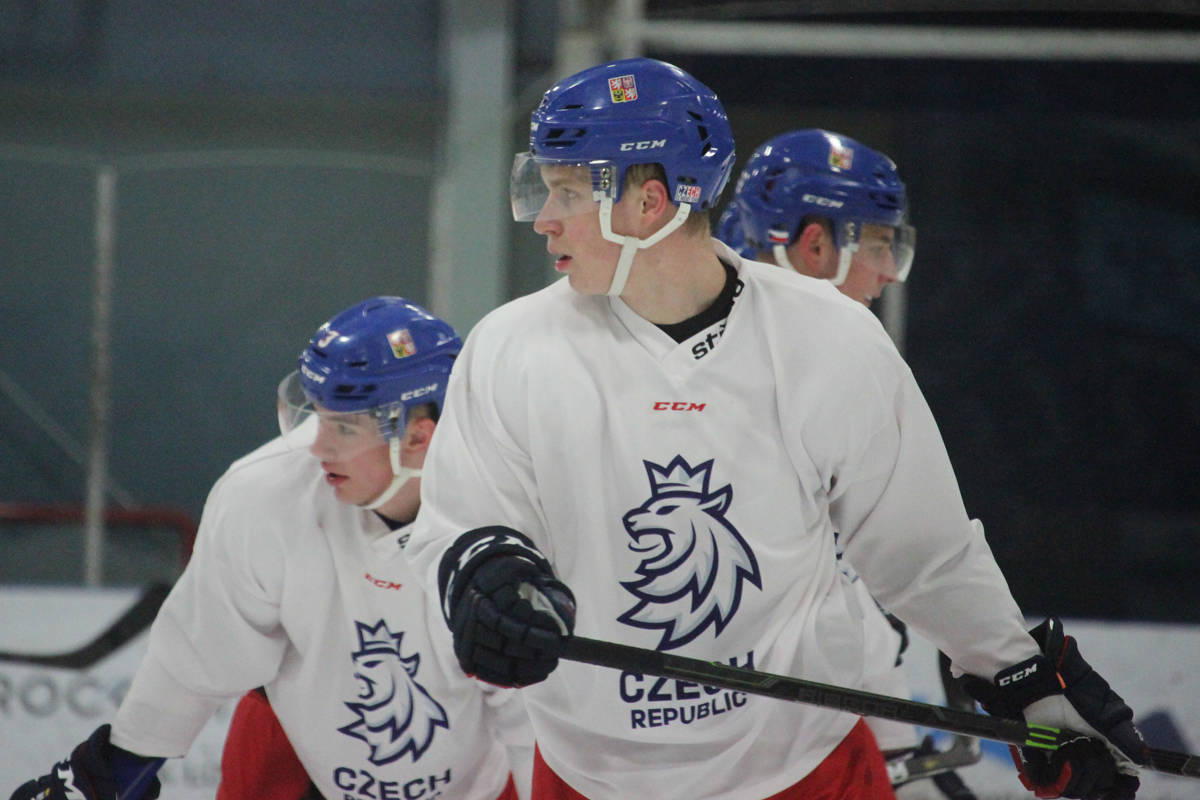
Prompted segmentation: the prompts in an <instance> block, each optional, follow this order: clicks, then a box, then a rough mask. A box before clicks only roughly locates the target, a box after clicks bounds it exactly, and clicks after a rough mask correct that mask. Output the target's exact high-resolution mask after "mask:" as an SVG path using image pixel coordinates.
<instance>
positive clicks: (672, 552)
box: [619, 456, 762, 650]
mask: <svg viewBox="0 0 1200 800" xmlns="http://www.w3.org/2000/svg"><path fill="white" fill-rule="evenodd" d="M642 463H643V464H645V467H646V476H647V477H648V478H649V480H650V498H649V499H648V500H647V501H646V502H645V503H643V504H642V505H641V506H639V507H638V508H635V509H633V510H631V511H629V512H628V513H626V514H625V516H624V517H623V518H622V521H623V522H624V524H625V530H626V531H628V533H629V536H630V537H631V538H632V539H633V541H632V542H631V543H630V544H629V549H630V550H633V551H634V552H636V553H639V554H640V555H641V563H639V564H638V567H637V573H638V576H639V577H638V578H637V580H632V581H622V583H621V585H622V586H623V587H625V589H626V590H628V591H629V592H630V593H631V594H633V595H634V596H635V597H636V598H637V599H638V602H637V604H636V605H634V607H633V608H631V609H629V610H628V611H626V612H625V613H624V614H622V615H621V616H620V617H619V619H620V621H621V622H624V623H625V624H626V625H632V626H634V627H637V628H650V629H659V630H661V633H662V638H661V639H660V640H659V643H658V648H657V649H659V650H670V649H672V648H675V647H680V646H681V645H684V644H687V643H688V642H690V641H692V640H693V639H695V638H696V637H697V636H699V635H700V634H701V633H703V632H704V631H705V630H706V629H708V628H709V626H712V628H713V632H714V635H719V634H720V633H721V631H722V630H724V629H725V626H726V625H727V624H729V621H730V620H731V619H732V618H733V615H734V614H736V613H737V610H738V606H739V605H740V604H741V600H742V589H743V585H744V583H750V584H752V585H754V586H755V587H757V588H759V589H762V577H761V576H760V575H759V571H758V562H757V561H756V560H755V558H754V553H753V551H751V549H750V546H749V545H747V544H746V540H745V539H743V538H742V535H741V534H740V533H738V531H737V529H736V528H734V527H733V525H731V524H730V523H729V521H728V520H727V519H725V512H726V511H727V510H728V509H729V504H730V502H732V500H733V488H732V487H731V486H724V487H722V488H720V489H718V490H716V491H709V488H708V482H709V478H710V476H711V475H712V469H713V462H712V461H711V460H709V461H705V462H704V463H703V464H700V465H698V466H696V467H692V466H691V465H690V464H688V463H687V462H686V461H684V459H683V457H682V456H675V458H673V459H672V460H671V463H669V464H668V465H667V466H665V467H663V466H660V465H658V464H654V463H651V462H649V461H644V462H642Z"/></svg>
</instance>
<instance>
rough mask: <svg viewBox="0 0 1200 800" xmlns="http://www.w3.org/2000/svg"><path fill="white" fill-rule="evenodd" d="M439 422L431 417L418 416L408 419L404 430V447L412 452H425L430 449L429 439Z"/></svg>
mask: <svg viewBox="0 0 1200 800" xmlns="http://www.w3.org/2000/svg"><path fill="white" fill-rule="evenodd" d="M436 427H437V423H436V422H434V421H433V420H432V419H430V418H429V417H424V416H422V417H416V418H414V419H410V420H409V421H408V428H407V429H406V430H405V432H404V449H405V450H406V451H408V452H410V453H424V452H425V451H426V450H428V449H429V441H430V439H432V438H433V431H434V429H435V428H436Z"/></svg>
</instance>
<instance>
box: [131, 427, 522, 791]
mask: <svg viewBox="0 0 1200 800" xmlns="http://www.w3.org/2000/svg"><path fill="white" fill-rule="evenodd" d="M323 477H324V474H323V471H322V470H321V467H320V464H319V462H318V461H317V460H316V459H314V458H313V457H312V456H310V455H309V454H308V453H307V452H300V451H291V450H288V449H287V448H286V447H285V446H283V445H282V444H281V443H280V441H279V440H275V441H274V442H271V443H268V444H267V445H265V446H263V447H261V448H259V449H258V450H257V451H255V452H254V453H252V454H250V455H249V456H247V457H245V458H243V459H241V460H240V461H238V462H237V463H235V464H234V465H233V466H232V467H231V468H230V469H229V471H228V472H226V474H225V475H224V476H223V477H222V478H221V479H220V480H219V481H218V482H217V483H216V485H215V486H214V487H213V490H212V492H211V493H210V495H209V498H208V502H207V504H206V506H205V509H204V514H203V517H202V519H201V523H200V532H199V535H198V537H197V541H196V547H195V551H194V553H193V555H192V559H191V562H190V563H189V564H188V567H187V569H186V570H185V572H184V574H183V576H182V577H181V578H180V579H179V581H178V583H177V584H176V586H175V587H174V589H173V590H172V592H171V594H170V596H169V597H168V598H167V600H166V603H165V604H164V605H163V608H162V610H161V611H160V612H159V615H158V618H157V619H156V620H155V622H154V625H153V627H152V628H151V632H150V644H149V649H148V651H147V654H146V657H145V659H144V660H143V662H142V664H141V665H140V667H139V669H138V671H137V674H136V675H135V677H134V681H133V685H132V687H131V688H130V691H129V693H128V695H127V696H126V698H125V700H124V701H123V702H122V704H121V707H120V708H119V710H118V711H117V715H116V718H115V721H114V723H113V732H112V741H113V742H114V743H115V744H117V745H119V746H121V747H124V748H126V749H128V750H131V751H133V752H136V753H140V754H144V755H158V756H167V757H172V756H181V755H183V754H184V753H186V751H187V750H188V748H189V746H190V745H191V743H192V740H193V739H194V738H195V736H196V734H197V733H198V731H199V730H200V728H201V726H202V725H203V724H204V722H205V721H206V720H207V719H208V717H209V716H210V715H211V713H212V712H213V711H214V710H215V709H216V708H217V707H218V706H219V705H220V704H222V703H223V702H225V701H227V700H230V699H232V698H235V697H238V696H240V695H241V694H243V693H244V692H246V691H247V690H249V689H253V688H254V687H256V686H260V685H261V686H265V687H266V690H267V696H268V697H269V699H270V701H271V706H272V708H273V709H274V711H275V713H276V715H277V716H278V718H279V721H280V723H281V724H282V726H283V729H284V731H285V732H286V733H287V736H288V739H289V740H290V741H291V743H292V745H293V746H294V748H295V750H296V754H297V755H298V756H299V758H300V761H301V762H302V763H303V764H304V767H305V769H306V771H307V772H308V774H309V776H310V777H311V778H312V780H313V782H314V783H315V784H316V785H317V787H318V789H319V790H320V792H321V794H323V795H324V796H325V797H330V798H333V797H337V798H346V799H347V800H349V799H350V798H363V799H364V800H368V799H370V800H376V799H377V798H379V797H398V798H404V797H413V798H415V797H440V798H443V800H448V799H449V798H458V799H460V800H496V798H497V797H498V796H499V795H500V793H501V792H502V791H503V790H504V787H505V784H506V782H507V780H508V776H509V757H508V755H507V754H506V751H505V747H504V745H502V744H500V743H499V742H498V740H497V736H504V737H506V741H507V743H509V744H511V745H513V746H515V747H519V746H521V744H522V742H521V741H520V738H521V736H522V735H524V736H525V738H526V741H525V742H524V746H525V747H527V748H529V753H530V757H531V755H532V750H531V748H532V735H531V734H530V733H529V728H528V722H527V719H526V718H525V717H524V711H523V709H522V708H521V702H520V698H519V696H517V695H516V693H515V692H514V691H512V690H499V689H491V688H490V687H484V686H483V685H482V684H480V683H478V682H477V681H474V680H471V679H469V678H467V677H466V676H464V675H463V673H462V670H461V668H460V667H459V666H458V662H457V661H456V659H455V657H454V650H453V644H452V640H451V638H450V635H449V631H448V630H447V628H446V624H445V622H444V621H443V620H442V618H441V615H440V612H439V610H438V603H437V601H436V598H433V597H431V596H430V595H428V594H427V593H426V592H425V591H424V590H423V589H422V588H421V585H420V583H419V582H418V581H416V580H415V579H414V575H413V572H412V568H411V567H410V566H409V564H408V562H407V560H406V559H405V558H404V556H403V546H404V543H405V540H406V539H407V538H408V534H409V532H410V529H409V528H404V529H401V530H398V531H390V530H389V529H388V527H387V526H386V525H385V524H384V522H383V521H382V520H381V519H380V518H379V517H378V516H376V515H375V514H374V513H372V512H369V511H363V510H362V509H360V508H357V507H355V506H351V505H347V504H345V503H341V502H338V501H337V500H336V499H335V497H334V493H333V490H332V489H331V488H330V487H329V486H328V485H327V484H326V483H325V482H324V480H323ZM522 723H523V724H524V726H523V727H522ZM522 731H524V734H523V733H522ZM530 763H531V762H530Z"/></svg>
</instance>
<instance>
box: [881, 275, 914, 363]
mask: <svg viewBox="0 0 1200 800" xmlns="http://www.w3.org/2000/svg"><path fill="white" fill-rule="evenodd" d="M879 302H880V304H881V308H880V310H879V318H880V321H881V322H883V327H884V329H885V330H887V332H888V334H889V335H890V336H891V337H892V342H893V343H895V345H896V349H897V350H899V351H900V355H904V334H905V320H906V319H907V316H908V285H907V284H904V283H892V284H888V286H887V287H886V288H885V289H884V290H883V295H882V296H881V297H880V298H879Z"/></svg>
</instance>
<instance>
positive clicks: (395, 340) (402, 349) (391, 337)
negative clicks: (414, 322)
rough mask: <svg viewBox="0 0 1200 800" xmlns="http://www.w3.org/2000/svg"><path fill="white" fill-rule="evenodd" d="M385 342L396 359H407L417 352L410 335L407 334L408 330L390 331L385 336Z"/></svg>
mask: <svg viewBox="0 0 1200 800" xmlns="http://www.w3.org/2000/svg"><path fill="white" fill-rule="evenodd" d="M387 340H388V344H390V345H391V346H392V353H393V354H394V355H395V356H396V358H407V357H409V356H411V355H412V354H413V353H415V352H417V345H416V343H415V342H413V338H412V334H410V333H409V332H408V328H401V329H400V330H398V331H392V332H391V333H389V334H388V335H387Z"/></svg>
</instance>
